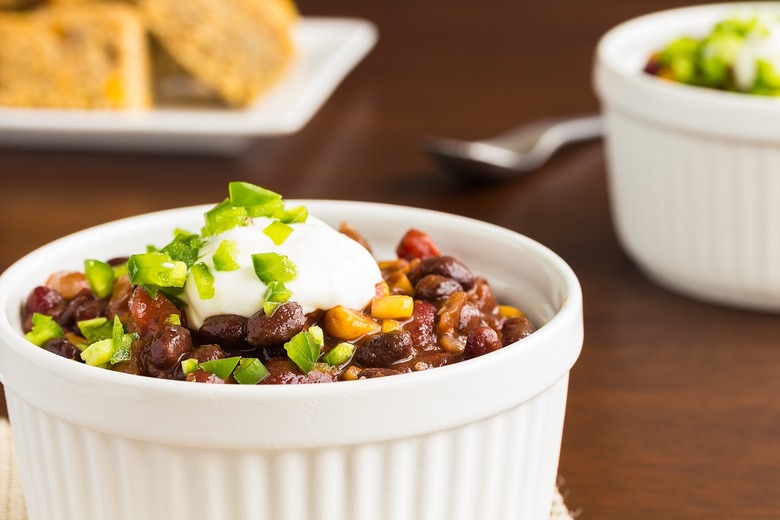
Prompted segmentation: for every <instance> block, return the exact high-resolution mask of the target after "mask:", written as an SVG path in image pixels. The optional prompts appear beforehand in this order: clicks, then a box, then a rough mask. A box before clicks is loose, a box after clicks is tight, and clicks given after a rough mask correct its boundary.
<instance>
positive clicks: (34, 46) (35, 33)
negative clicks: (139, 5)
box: [0, 3, 151, 109]
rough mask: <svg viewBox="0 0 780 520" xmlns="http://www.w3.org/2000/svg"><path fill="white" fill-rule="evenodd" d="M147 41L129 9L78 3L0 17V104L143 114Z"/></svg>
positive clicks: (147, 91) (147, 102)
mask: <svg viewBox="0 0 780 520" xmlns="http://www.w3.org/2000/svg"><path fill="white" fill-rule="evenodd" d="M149 85H150V81H149V65H148V51H147V38H146V31H145V28H144V25H143V23H142V19H141V17H140V15H139V13H138V11H137V9H135V8H134V7H132V6H129V5H122V4H115V3H78V4H72V5H63V6H52V7H45V8H40V9H36V10H34V11H28V12H23V13H0V105H2V106H12V107H35V108H71V109H89V108H97V109H120V108H128V109H143V108H148V107H149V106H150V105H151V89H150V86H149Z"/></svg>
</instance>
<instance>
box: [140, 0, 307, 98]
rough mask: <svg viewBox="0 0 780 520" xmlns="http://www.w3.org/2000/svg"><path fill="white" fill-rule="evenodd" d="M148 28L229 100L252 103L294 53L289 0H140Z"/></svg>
mask: <svg viewBox="0 0 780 520" xmlns="http://www.w3.org/2000/svg"><path fill="white" fill-rule="evenodd" d="M139 6H140V7H141V9H142V10H143V12H144V14H145V15H146V20H147V23H148V26H149V28H150V30H151V31H152V32H153V34H154V35H155V36H156V37H157V38H158V39H159V40H160V42H161V43H162V45H163V46H164V47H165V49H166V50H167V51H168V52H169V53H170V54H171V56H173V58H174V59H175V60H176V61H177V62H178V63H179V64H181V66H182V67H183V68H184V69H185V70H187V71H188V72H189V73H190V74H192V75H193V76H195V77H196V78H198V79H199V80H200V81H202V82H203V83H204V84H206V85H207V86H209V87H211V88H212V89H213V90H214V91H216V92H217V93H218V94H219V95H220V96H221V97H222V98H223V99H224V100H225V101H226V102H227V103H228V104H230V105H233V106H237V107H241V106H245V105H248V104H250V103H252V102H253V101H254V100H255V99H256V98H257V96H258V95H260V94H261V93H262V92H264V91H265V90H267V89H268V88H269V87H271V86H272V85H273V84H274V83H276V82H277V81H278V80H279V78H280V77H281V76H282V74H283V73H284V71H285V70H286V69H287V67H288V65H289V63H290V61H291V59H292V56H293V54H294V49H293V43H292V39H291V27H292V23H293V21H294V20H295V19H296V18H297V12H296V11H295V7H294V4H291V3H290V2H289V0H187V1H182V0H139Z"/></svg>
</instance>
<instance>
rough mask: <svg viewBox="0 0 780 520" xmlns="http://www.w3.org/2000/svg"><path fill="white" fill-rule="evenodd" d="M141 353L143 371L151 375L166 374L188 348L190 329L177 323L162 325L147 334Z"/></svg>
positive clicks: (190, 339) (190, 342) (190, 346)
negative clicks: (152, 334) (152, 333)
mask: <svg viewBox="0 0 780 520" xmlns="http://www.w3.org/2000/svg"><path fill="white" fill-rule="evenodd" d="M148 338H149V339H148V340H147V341H146V344H145V345H144V349H143V351H142V353H141V363H142V366H143V368H144V369H145V370H144V371H145V372H146V373H148V374H149V375H150V376H153V377H161V376H166V375H168V374H169V373H170V372H171V371H172V370H173V368H174V367H175V366H176V365H177V364H178V363H179V360H181V359H182V358H183V357H184V356H185V355H186V354H187V353H188V352H189V351H190V350H192V338H191V337H190V331H189V330H188V329H186V328H184V327H180V326H178V325H169V326H166V327H163V328H162V329H161V330H159V331H158V332H157V333H156V334H155V335H154V336H148Z"/></svg>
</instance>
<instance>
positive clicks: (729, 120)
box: [595, 3, 780, 311]
mask: <svg viewBox="0 0 780 520" xmlns="http://www.w3.org/2000/svg"><path fill="white" fill-rule="evenodd" d="M778 5H780V4H777V3H764V4H762V5H761V9H762V10H772V11H774V12H778V11H780V7H778ZM753 8H754V6H752V5H751V4H742V5H739V6H736V5H733V4H717V5H705V6H697V7H691V8H682V9H674V10H670V11H664V12H660V13H655V14H651V15H647V16H644V17H640V18H637V19H635V20H631V21H629V22H626V23H624V24H622V25H619V26H618V27H616V28H615V29H613V30H612V31H610V32H609V33H607V35H605V36H604V38H602V40H601V42H600V43H599V47H598V52H597V58H596V66H595V86H596V90H597V92H598V93H599V97H600V99H601V104H602V113H603V116H604V122H605V128H606V136H605V140H606V154H607V172H608V185H609V191H610V203H611V209H612V215H613V220H614V225H615V229H616V232H617V235H618V239H619V240H620V242H621V244H622V246H623V248H624V249H625V251H626V252H627V254H628V255H629V256H630V257H631V258H632V259H633V260H634V261H635V262H636V263H637V265H639V266H640V268H641V269H642V270H643V271H644V272H645V273H646V274H647V275H648V276H649V277H650V278H652V279H653V280H655V281H657V282H658V283H659V284H661V285H663V286H665V287H668V288H670V289H673V290H676V291H678V292H680V293H683V294H686V295H688V296H692V297H695V298H699V299H702V300H705V301H710V302H715V303H721V304H726V305H733V306H738V307H745V308H752V309H760V310H766V311H780V204H778V201H780V133H778V131H777V128H780V100H777V99H772V98H761V97H757V96H750V95H747V94H734V93H724V92H717V91H711V90H707V89H703V88H697V87H689V86H686V85H679V84H674V83H671V82H668V81H664V80H660V79H658V78H654V77H651V76H649V75H647V74H644V73H643V72H642V67H643V65H644V62H645V61H646V60H647V58H648V57H649V56H650V54H651V53H652V52H653V51H654V50H657V49H658V48H660V47H661V46H663V45H664V44H665V43H666V42H668V41H669V40H670V39H671V38H673V37H675V36H680V35H683V34H696V33H701V32H703V31H706V30H707V29H708V27H709V26H710V24H712V23H714V22H715V21H717V20H721V19H723V18H726V17H728V16H730V15H733V14H734V13H735V12H743V11H748V12H752V11H751V9H753Z"/></svg>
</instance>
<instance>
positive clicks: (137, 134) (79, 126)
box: [0, 17, 377, 155]
mask: <svg viewBox="0 0 780 520" xmlns="http://www.w3.org/2000/svg"><path fill="white" fill-rule="evenodd" d="M293 38H294V41H295V44H296V49H297V50H296V53H297V54H296V57H295V60H294V61H293V63H292V65H291V67H290V70H289V71H288V72H287V74H286V75H285V77H284V78H283V79H282V81H280V82H279V83H278V84H277V85H276V86H275V87H274V88H273V89H272V90H270V91H268V92H267V93H266V94H264V95H263V96H262V97H261V98H260V99H259V100H258V101H257V102H256V103H255V104H254V105H252V106H250V107H248V108H246V109H229V108H221V107H214V108H211V107H205V108H204V107H198V108H191V109H190V108H155V109H152V110H149V111H143V112H121V111H87V110H41V109H8V108H5V109H0V145H3V146H8V145H11V146H22V147H32V148H42V147H44V148H71V149H84V150H89V149H93V150H96V149H100V150H117V151H122V150H124V151H128V150H129V151H153V152H174V153H177V152H185V153H199V154H221V155H231V154H236V153H240V152H241V151H243V150H244V149H245V148H246V147H247V146H249V144H250V143H251V140H252V138H254V137H260V136H271V135H283V134H291V133H294V132H297V131H298V130H299V129H301V128H302V127H303V126H304V125H305V124H306V123H307V122H308V121H309V120H310V119H311V118H312V116H314V114H315V113H316V112H317V110H319V108H320V107H321V106H322V104H323V103H324V102H325V101H326V100H327V99H328V97H329V96H330V95H331V93H332V92H333V91H334V90H335V89H336V87H337V86H338V85H339V83H340V82H341V81H342V80H343V79H344V77H345V76H346V75H347V74H349V72H350V71H351V70H352V69H353V68H354V67H355V66H356V65H357V64H358V63H359V62H360V60H362V59H363V57H364V56H365V55H366V54H367V53H368V52H369V51H370V50H371V49H372V48H373V46H374V44H375V43H376V40H377V30H376V28H375V26H374V25H373V24H372V23H371V22H368V21H366V20H359V19H353V18H327V17H324V18H315V17H303V18H301V20H300V21H299V22H298V24H297V26H296V27H295V29H294V33H293Z"/></svg>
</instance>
